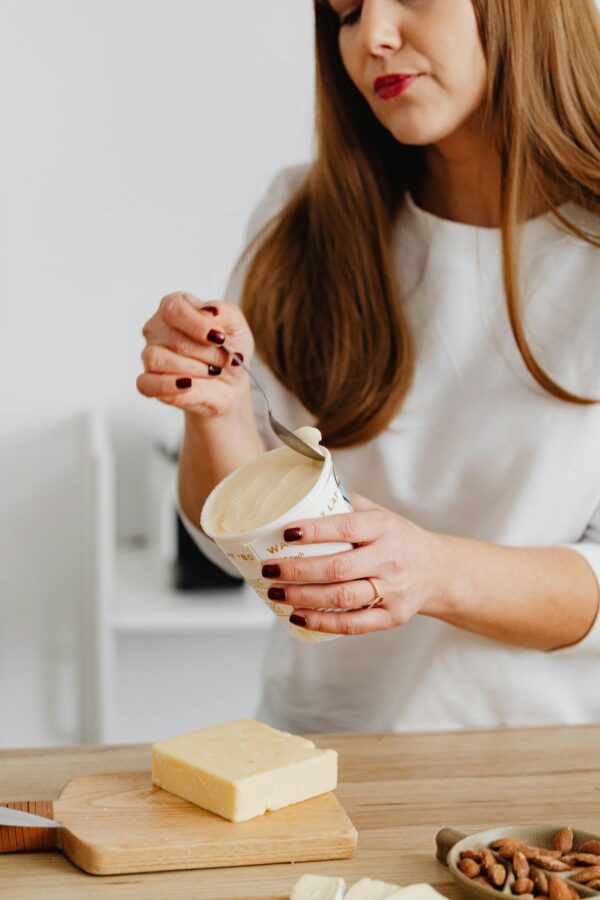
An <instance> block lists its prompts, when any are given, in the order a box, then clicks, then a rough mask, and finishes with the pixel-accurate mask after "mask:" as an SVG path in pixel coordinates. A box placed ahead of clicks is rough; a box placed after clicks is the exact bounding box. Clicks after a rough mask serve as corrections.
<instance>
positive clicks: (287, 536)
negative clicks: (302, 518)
mask: <svg viewBox="0 0 600 900" xmlns="http://www.w3.org/2000/svg"><path fill="white" fill-rule="evenodd" d="M301 538H302V529H301V528H286V529H285V531H284V532H283V539H284V541H288V542H291V541H299V540H300V539H301Z"/></svg>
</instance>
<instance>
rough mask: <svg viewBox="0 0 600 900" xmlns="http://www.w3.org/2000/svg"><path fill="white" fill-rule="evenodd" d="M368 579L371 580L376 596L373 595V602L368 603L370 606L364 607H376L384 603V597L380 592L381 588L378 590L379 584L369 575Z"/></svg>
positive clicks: (365, 607)
mask: <svg viewBox="0 0 600 900" xmlns="http://www.w3.org/2000/svg"><path fill="white" fill-rule="evenodd" d="M366 580H367V581H368V582H369V584H370V585H371V587H372V588H373V590H374V591H375V596H374V597H373V599H372V600H371V602H370V603H369V604H368V606H364V607H363V609H375V608H376V607H377V606H381V604H382V603H383V597H382V596H381V594H380V593H379V590H378V588H377V585H376V584H375V582H374V580H373V579H372V578H369V576H368V575H367V577H366Z"/></svg>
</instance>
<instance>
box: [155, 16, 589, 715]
mask: <svg viewBox="0 0 600 900" xmlns="http://www.w3.org/2000/svg"><path fill="white" fill-rule="evenodd" d="M315 15H316V42H317V130H318V148H317V155H316V159H315V160H314V162H313V163H312V164H311V165H309V166H305V167H296V168H293V169H287V170H284V171H283V172H282V173H280V174H279V175H278V176H277V177H276V178H275V180H274V182H273V184H272V185H271V187H270V189H269V191H268V193H267V196H266V197H265V199H264V200H263V202H262V203H261V204H260V205H259V207H258V209H257V210H256V211H255V214H254V216H253V217H252V219H251V222H250V227H249V234H248V237H249V239H250V242H249V245H248V248H247V252H246V254H245V255H244V257H243V258H242V260H243V263H244V265H243V266H239V267H238V269H237V271H236V272H235V277H234V278H233V279H232V281H231V282H230V285H229V289H228V291H227V299H226V301H225V302H220V301H219V302H203V301H202V300H199V299H198V298H196V297H194V296H192V295H190V294H183V293H176V294H171V295H169V296H168V297H165V298H163V300H162V302H161V304H160V308H159V309H158V311H157V312H156V313H155V314H154V315H153V317H152V318H151V319H150V320H149V322H148V323H147V324H146V326H145V328H144V335H145V337H146V339H147V346H146V348H145V350H144V352H143V354H142V356H143V360H144V367H145V372H144V374H143V375H141V376H140V378H139V380H138V388H139V390H140V391H141V392H142V393H143V394H144V395H146V396H150V397H155V398H157V399H159V400H161V401H162V402H165V403H168V404H171V405H173V406H176V407H178V408H180V409H183V410H184V412H185V438H184V443H183V447H182V456H181V463H180V481H179V499H180V504H181V510H182V513H183V514H184V516H185V519H186V521H187V524H188V527H189V529H190V531H191V532H192V534H194V536H195V537H196V540H197V541H198V543H199V545H200V546H201V547H202V549H203V550H204V551H205V552H206V553H207V554H208V555H210V556H211V558H212V559H214V560H215V561H217V562H219V564H221V565H222V566H223V567H224V568H226V567H227V561H226V559H225V557H224V556H223V555H222V554H221V553H220V551H219V550H218V548H216V546H215V545H214V544H212V543H211V542H210V541H209V540H208V538H207V537H206V536H205V535H203V534H202V533H201V532H200V530H199V527H198V522H199V515H200V510H201V508H202V504H203V502H204V500H205V498H206V497H207V495H208V493H209V492H210V490H211V489H212V488H213V487H214V486H215V485H216V484H217V483H218V481H219V480H220V479H222V478H223V477H224V476H226V475H227V474H228V473H229V472H231V471H232V470H233V469H234V468H237V467H238V466H240V465H242V464H243V463H245V462H247V461H249V460H250V459H252V458H254V457H255V456H257V455H258V454H261V453H263V452H264V451H265V450H266V449H270V448H272V447H274V446H276V445H277V444H278V442H277V441H276V439H274V438H273V436H272V435H271V434H270V432H269V429H268V427H267V425H266V419H265V410H264V402H263V400H262V398H261V397H260V396H259V397H258V398H256V399H255V403H254V408H253V402H252V399H251V390H250V387H249V382H248V377H247V375H246V373H244V372H243V370H242V369H241V368H239V367H237V368H236V366H235V362H234V363H231V362H230V357H228V355H227V354H226V353H225V351H224V350H222V349H219V344H222V343H224V342H225V341H227V346H228V347H230V348H232V349H234V350H237V351H238V352H240V353H242V354H243V356H244V357H245V361H246V362H249V361H250V360H253V365H254V367H255V370H256V373H257V376H258V377H259V378H261V379H262V380H263V381H264V383H265V385H266V388H267V390H268V392H269V393H270V396H271V398H272V401H273V407H274V409H275V411H276V415H277V416H278V417H279V418H280V419H281V420H282V421H283V422H285V423H286V424H288V425H289V426H290V427H298V426H300V425H305V424H317V425H318V427H319V428H320V429H321V431H322V432H323V443H324V444H325V445H326V446H328V447H329V448H330V449H332V450H333V451H334V458H335V463H336V468H337V470H338V472H339V474H340V475H341V477H342V480H343V481H344V483H345V485H346V487H347V488H348V489H349V490H350V491H355V492H358V493H352V494H351V501H352V503H353V506H354V509H355V511H354V512H353V513H350V514H347V515H341V516H331V517H328V518H326V519H319V520H314V519H313V520H305V521H300V522H290V523H289V527H288V529H286V531H285V535H283V536H282V537H284V539H285V540H287V541H288V542H292V541H297V543H298V545H301V544H302V542H309V543H311V542H316V541H332V540H333V541H337V540H344V541H351V542H352V543H353V544H354V545H355V547H354V549H353V550H351V551H348V552H346V553H343V554H338V555H326V556H321V557H313V558H306V559H284V560H279V561H278V560H272V559H271V560H269V567H268V569H266V570H265V571H264V577H265V578H269V579H270V580H271V588H270V597H271V598H272V599H273V601H274V602H280V601H282V600H284V599H285V601H286V603H289V604H292V605H293V606H294V607H295V611H294V622H295V623H296V624H299V625H302V626H303V627H306V628H309V629H315V630H320V631H324V632H340V633H342V634H344V635H346V637H345V638H344V639H342V640H338V641H333V642H327V643H321V644H311V645H305V644H300V643H296V642H294V641H293V639H292V638H290V637H289V635H288V634H287V633H286V632H285V630H284V629H281V628H279V627H275V628H274V630H273V632H272V635H271V639H270V644H269V647H268V651H267V656H266V662H265V681H264V691H263V698H262V701H261V705H260V708H259V710H258V716H259V717H260V718H262V719H263V720H265V721H267V722H270V723H271V724H273V725H275V726H276V727H281V728H287V729H289V730H292V731H296V732H302V731H321V732H323V731H333V730H351V731H361V730H362V731H375V730H429V729H451V728H461V727H476V728H477V727H497V726H503V725H531V724H544V723H558V722H585V721H594V720H595V721H598V720H599V719H600V691H598V687H597V686H598V673H599V671H600V617H599V616H598V602H599V581H600V405H599V404H598V403H597V402H596V401H597V400H598V398H600V353H599V349H598V348H599V345H600V303H599V298H598V290H599V285H600V253H598V245H599V243H600V218H599V215H598V213H599V212H600V137H599V123H600V29H599V23H598V13H597V11H596V8H595V5H594V3H593V0H528V2H527V3H523V2H522V0H363V2H357V0H315ZM250 250H252V253H250ZM255 349H256V351H257V353H256V355H254V351H255ZM367 577H371V578H373V579H374V581H375V584H376V586H377V588H378V590H379V593H380V594H381V595H382V596H383V602H382V603H381V604H379V605H378V606H377V607H376V608H372V609H364V608H362V607H364V606H365V605H366V604H368V603H369V602H370V601H371V599H372V597H373V593H372V586H371V584H370V583H369V581H367V580H366V579H367ZM322 607H340V608H342V610H343V612H341V613H338V612H331V613H326V612H320V611H319V608H322Z"/></svg>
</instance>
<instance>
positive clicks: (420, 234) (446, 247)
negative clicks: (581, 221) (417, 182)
mask: <svg viewBox="0 0 600 900" xmlns="http://www.w3.org/2000/svg"><path fill="white" fill-rule="evenodd" d="M557 209H558V210H559V211H560V212H561V214H562V215H564V216H565V217H566V218H570V219H571V220H572V221H573V220H574V221H577V215H576V213H577V210H578V209H579V207H578V206H577V204H575V203H573V202H572V201H567V202H566V203H562V204H560V205H559V206H558V207H557ZM396 229H398V230H399V232H400V233H401V235H402V237H403V238H405V239H408V240H409V241H410V239H411V238H413V239H416V242H417V243H418V244H422V243H423V242H426V243H427V245H428V246H429V249H430V251H432V252H434V253H438V252H439V253H440V254H442V255H446V253H450V254H451V255H452V256H453V257H454V258H455V259H457V258H456V257H455V254H456V253H457V252H461V251H465V252H468V253H470V254H471V253H473V251H474V250H476V251H483V252H486V251H487V252H490V253H496V254H497V253H500V252H501V247H502V229H501V228H498V227H485V226H481V225H468V224H466V223H465V222H455V221H453V220H452V219H444V218H442V217H441V216H437V215H435V214H434V213H431V212H428V211H427V210H425V209H422V207H420V206H417V204H416V203H415V201H414V199H413V197H412V196H411V194H410V193H409V192H408V191H407V192H406V193H405V194H404V202H403V204H402V206H401V208H400V211H399V213H398V216H397V220H396V224H395V230H396ZM521 234H522V240H523V242H524V243H526V244H527V245H531V244H532V245H533V247H535V246H536V245H540V244H543V245H544V246H548V245H549V244H550V243H555V242H556V241H562V240H564V239H565V238H566V237H569V236H570V233H569V232H567V231H566V230H565V228H564V227H563V226H562V225H561V224H560V223H559V222H558V221H557V220H556V219H554V217H553V215H552V212H546V213H542V214H541V215H539V216H535V217H534V218H531V219H527V220H526V221H525V222H523V223H522V225H521ZM457 261H459V260H458V259H457ZM465 261H467V260H465Z"/></svg>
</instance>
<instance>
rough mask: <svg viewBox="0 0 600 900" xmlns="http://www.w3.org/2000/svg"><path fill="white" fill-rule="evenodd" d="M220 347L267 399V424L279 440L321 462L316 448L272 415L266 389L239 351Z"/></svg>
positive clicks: (320, 454) (321, 455) (321, 457)
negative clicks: (235, 361) (234, 360)
mask: <svg viewBox="0 0 600 900" xmlns="http://www.w3.org/2000/svg"><path fill="white" fill-rule="evenodd" d="M220 349H221V350H224V351H225V352H226V353H229V355H230V356H233V358H234V359H237V361H238V363H239V364H240V366H242V368H243V369H245V370H246V372H247V373H248V375H249V376H250V378H251V379H252V381H253V382H254V384H255V385H256V387H257V388H258V389H259V391H260V392H261V394H262V395H263V397H264V398H265V400H266V401H267V406H268V407H269V424H270V426H271V428H272V430H273V431H274V432H275V434H276V435H277V437H278V438H279V440H280V441H283V443H284V444H287V446H288V447H291V449H292V450H295V451H296V452H297V453H302V455H303V456H308V457H309V459H318V460H319V462H323V460H324V459H325V457H324V456H323V454H322V453H319V451H318V450H315V448H314V447H311V445H310V444H307V443H306V441H303V440H302V439H301V438H299V437H298V435H297V434H294V432H293V431H290V429H289V428H286V427H285V425H282V424H281V422H278V421H277V419H276V418H275V416H274V415H273V412H272V409H271V401H270V400H269V398H268V396H267V393H266V391H265V390H264V388H263V387H262V385H260V384H259V383H258V381H257V380H256V378H255V377H254V375H253V374H252V372H251V371H250V369H249V368H248V366H247V365H246V364H245V363H244V362H243V361H242V359H241V357H240V355H239V353H236V352H235V350H229V349H228V348H227V347H224V346H223V344H221V345H220Z"/></svg>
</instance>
